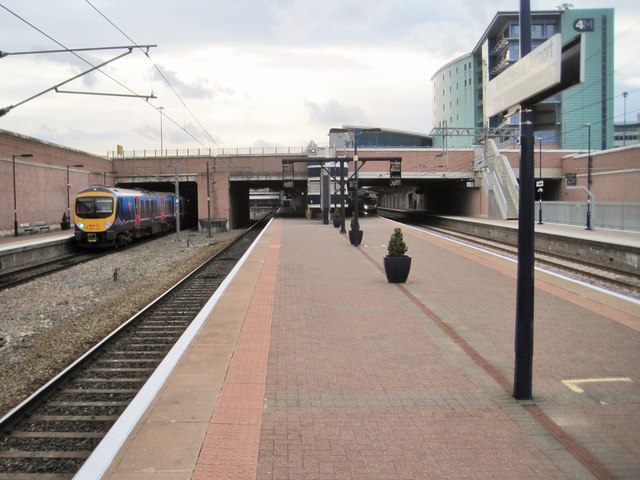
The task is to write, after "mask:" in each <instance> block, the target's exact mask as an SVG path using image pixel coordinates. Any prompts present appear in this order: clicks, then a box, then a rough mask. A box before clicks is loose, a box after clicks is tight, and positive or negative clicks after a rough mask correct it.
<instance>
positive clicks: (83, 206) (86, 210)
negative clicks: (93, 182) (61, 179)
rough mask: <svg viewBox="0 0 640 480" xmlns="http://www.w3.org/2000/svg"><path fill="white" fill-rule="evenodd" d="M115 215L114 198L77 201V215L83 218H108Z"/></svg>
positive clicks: (90, 198) (85, 198) (79, 199)
mask: <svg viewBox="0 0 640 480" xmlns="http://www.w3.org/2000/svg"><path fill="white" fill-rule="evenodd" d="M111 214H113V198H110V197H82V198H77V199H76V215H77V216H79V217H81V218H107V217H108V216H110V215H111Z"/></svg>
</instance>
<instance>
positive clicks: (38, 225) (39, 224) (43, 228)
mask: <svg viewBox="0 0 640 480" xmlns="http://www.w3.org/2000/svg"><path fill="white" fill-rule="evenodd" d="M36 228H37V229H38V230H39V231H41V232H48V231H49V225H47V222H36Z"/></svg>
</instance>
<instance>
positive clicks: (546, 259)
mask: <svg viewBox="0 0 640 480" xmlns="http://www.w3.org/2000/svg"><path fill="white" fill-rule="evenodd" d="M424 228H427V229H428V230H430V231H432V232H437V233H440V234H442V235H446V236H448V237H451V238H455V239H456V240H459V241H462V242H465V243H469V244H472V245H476V246H479V247H483V248H487V249H490V250H492V251H495V252H500V253H503V254H506V255H509V256H512V257H514V258H515V257H517V255H518V249H517V247H514V246H512V245H509V244H507V243H504V242H496V241H492V240H487V239H484V238H481V237H475V236H472V235H468V234H464V233H460V232H456V231H454V230H450V229H446V228H441V227H433V226H428V227H427V226H425V227H424ZM535 261H536V266H540V267H543V266H544V267H551V268H554V269H558V270H562V271H564V272H569V273H571V274H574V275H578V276H582V277H585V278H590V279H593V280H596V281H598V282H602V283H606V284H610V285H612V286H617V287H620V288H624V289H635V290H638V289H640V277H639V276H637V275H630V274H628V273H625V272H620V271H618V270H613V269H606V268H602V267H598V266H595V265H593V264H590V263H587V262H580V261H578V260H573V261H569V260H567V259H566V258H564V257H560V256H558V255H552V254H548V253H540V252H536V254H535Z"/></svg>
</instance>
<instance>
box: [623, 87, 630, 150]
mask: <svg viewBox="0 0 640 480" xmlns="http://www.w3.org/2000/svg"><path fill="white" fill-rule="evenodd" d="M627 95H629V92H622V99H623V102H624V113H623V117H622V121H623V127H622V146H623V147H626V146H627Z"/></svg>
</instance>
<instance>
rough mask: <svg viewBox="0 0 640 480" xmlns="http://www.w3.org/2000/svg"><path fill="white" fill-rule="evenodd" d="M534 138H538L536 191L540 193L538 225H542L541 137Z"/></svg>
mask: <svg viewBox="0 0 640 480" xmlns="http://www.w3.org/2000/svg"><path fill="white" fill-rule="evenodd" d="M536 140H538V152H539V156H540V180H539V182H540V183H539V184H538V185H536V186H537V187H538V193H539V194H540V196H539V197H538V225H542V189H543V188H544V183H543V180H542V138H540V137H538V138H536Z"/></svg>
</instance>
